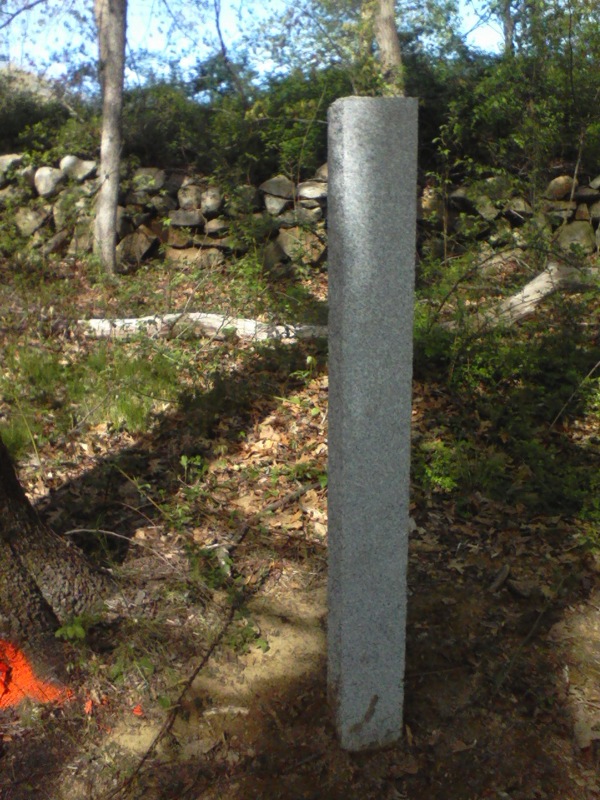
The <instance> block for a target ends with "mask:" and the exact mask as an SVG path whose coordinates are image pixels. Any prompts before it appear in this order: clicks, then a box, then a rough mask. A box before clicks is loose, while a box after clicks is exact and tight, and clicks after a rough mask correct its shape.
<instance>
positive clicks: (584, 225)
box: [556, 221, 597, 253]
mask: <svg viewBox="0 0 600 800" xmlns="http://www.w3.org/2000/svg"><path fill="white" fill-rule="evenodd" d="M556 243H557V244H558V246H559V247H560V248H561V249H562V250H566V251H567V252H569V251H570V250H571V249H572V248H573V247H576V248H578V249H581V250H582V251H583V252H584V253H593V252H594V251H595V250H596V247H597V245H596V236H595V234H594V229H593V228H592V226H591V225H590V223H589V222H583V221H580V222H571V223H570V224H569V225H563V226H562V227H561V228H559V230H558V233H557V234H556Z"/></svg>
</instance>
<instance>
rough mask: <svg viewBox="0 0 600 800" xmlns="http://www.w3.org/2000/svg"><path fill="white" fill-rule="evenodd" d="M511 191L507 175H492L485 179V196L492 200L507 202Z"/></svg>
mask: <svg viewBox="0 0 600 800" xmlns="http://www.w3.org/2000/svg"><path fill="white" fill-rule="evenodd" d="M511 191H512V186H511V182H510V178H509V177H508V176H507V175H491V176H490V177H489V178H486V179H485V194H486V195H487V196H488V197H489V198H490V200H494V201H497V200H506V198H507V197H509V196H510V193H511Z"/></svg>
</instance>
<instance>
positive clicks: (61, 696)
mask: <svg viewBox="0 0 600 800" xmlns="http://www.w3.org/2000/svg"><path fill="white" fill-rule="evenodd" d="M71 697H72V692H71V691H70V690H69V689H66V688H65V687H64V686H58V685H57V684H55V683H50V682H48V681H44V680H42V679H41V678H38V677H37V676H36V674H35V672H34V670H33V667H32V666H31V664H30V663H29V660H28V658H27V656H26V655H25V653H24V652H23V651H22V650H19V648H18V647H15V646H14V645H13V644H11V643H10V642H7V641H6V640H5V639H0V710H2V709H4V708H11V707H13V706H17V705H18V704H19V703H21V702H22V701H23V700H27V699H29V700H34V701H35V702H38V703H64V702H65V700H69V699H70V698H71Z"/></svg>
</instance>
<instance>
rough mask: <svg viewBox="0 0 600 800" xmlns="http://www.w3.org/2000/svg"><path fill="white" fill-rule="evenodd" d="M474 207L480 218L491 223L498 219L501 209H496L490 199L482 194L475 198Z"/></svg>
mask: <svg viewBox="0 0 600 800" xmlns="http://www.w3.org/2000/svg"><path fill="white" fill-rule="evenodd" d="M474 206H475V211H477V213H478V214H479V216H480V217H482V218H483V219H485V220H486V221H487V222H491V221H492V220H494V219H496V217H497V216H499V214H500V209H499V208H496V206H495V205H494V204H493V203H492V201H491V200H490V198H489V197H488V196H487V195H485V194H480V195H478V197H476V198H475V201H474Z"/></svg>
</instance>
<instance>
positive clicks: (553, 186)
mask: <svg viewBox="0 0 600 800" xmlns="http://www.w3.org/2000/svg"><path fill="white" fill-rule="evenodd" d="M574 184H575V185H577V181H574V180H573V177H572V176H571V175H559V176H558V177H557V178H553V179H552V180H551V181H550V183H549V184H548V186H547V188H546V192H545V195H546V197H548V198H549V199H550V200H563V199H564V198H566V197H569V196H570V194H571V190H572V189H573V185H574Z"/></svg>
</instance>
